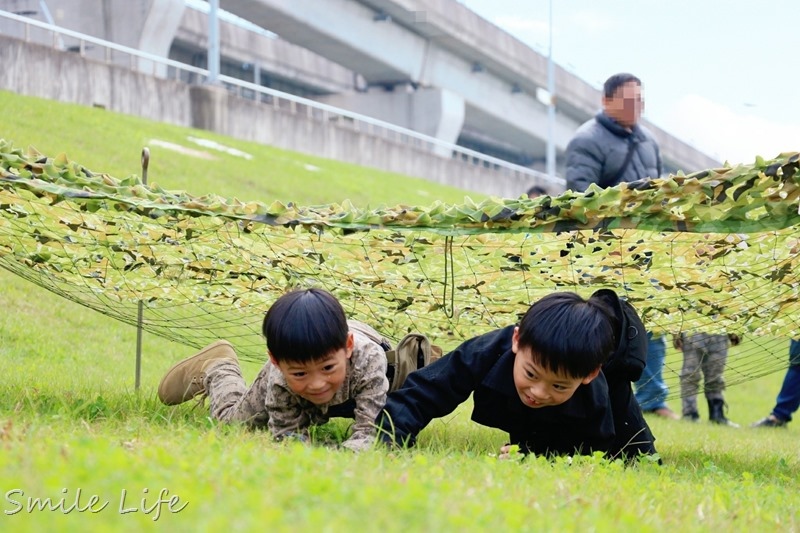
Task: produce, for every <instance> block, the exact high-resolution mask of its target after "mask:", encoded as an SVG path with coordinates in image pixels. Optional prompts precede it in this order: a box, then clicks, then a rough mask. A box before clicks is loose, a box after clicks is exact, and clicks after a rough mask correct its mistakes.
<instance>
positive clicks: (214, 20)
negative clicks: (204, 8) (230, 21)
mask: <svg viewBox="0 0 800 533" xmlns="http://www.w3.org/2000/svg"><path fill="white" fill-rule="evenodd" d="M208 5H209V11H208V83H209V84H210V85H215V84H216V83H217V81H218V79H219V0H209V1H208Z"/></svg>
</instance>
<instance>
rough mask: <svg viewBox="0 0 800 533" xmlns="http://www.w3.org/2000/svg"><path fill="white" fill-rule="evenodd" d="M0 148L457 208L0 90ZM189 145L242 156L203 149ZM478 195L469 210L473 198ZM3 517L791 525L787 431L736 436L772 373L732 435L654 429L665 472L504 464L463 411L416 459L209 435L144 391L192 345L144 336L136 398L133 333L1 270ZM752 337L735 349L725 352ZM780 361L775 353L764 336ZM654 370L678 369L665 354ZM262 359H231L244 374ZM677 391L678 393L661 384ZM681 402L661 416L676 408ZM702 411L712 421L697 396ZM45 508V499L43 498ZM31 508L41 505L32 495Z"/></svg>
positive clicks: (199, 526) (520, 525)
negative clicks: (4, 142) (198, 153)
mask: <svg viewBox="0 0 800 533" xmlns="http://www.w3.org/2000/svg"><path fill="white" fill-rule="evenodd" d="M0 111H2V114H1V115H0V116H2V117H3V120H2V126H0V137H3V138H6V139H9V140H12V141H13V142H14V143H15V144H16V145H17V146H27V145H33V146H35V147H36V148H38V149H39V150H40V151H42V152H43V153H45V154H47V155H55V154H57V153H60V152H66V153H67V154H68V156H69V157H70V158H71V159H73V160H75V161H78V162H80V163H81V164H83V165H85V166H87V167H88V168H90V169H92V170H94V171H102V172H107V173H109V174H111V175H113V176H115V177H124V176H126V175H129V174H133V173H135V174H139V173H140V169H139V154H140V151H141V148H142V146H145V145H149V144H152V143H151V140H152V139H158V140H161V141H166V142H170V143H173V144H179V145H182V146H184V147H187V148H192V149H194V150H203V151H206V152H208V153H209V154H210V155H212V156H213V157H214V158H215V159H211V160H210V159H201V158H198V157H194V156H190V155H185V154H182V153H179V152H175V151H172V150H167V149H165V148H162V147H160V145H158V146H157V145H153V146H151V153H152V161H151V166H150V170H149V178H150V181H151V182H153V181H156V182H158V183H159V184H160V185H162V186H163V187H165V188H169V189H183V190H187V191H189V192H190V193H192V194H197V195H200V194H205V193H212V192H213V193H216V194H220V195H223V196H237V197H239V198H240V199H257V200H261V201H269V200H271V199H279V200H283V201H296V202H299V203H303V204H314V203H330V202H340V201H342V200H343V199H345V198H349V199H350V200H352V201H353V203H354V204H356V205H365V204H370V205H378V204H380V203H388V204H396V203H408V204H425V203H427V202H431V201H433V200H434V199H441V200H444V201H448V202H460V201H462V200H463V197H464V195H465V193H464V192H463V191H459V190H457V189H453V188H448V187H442V186H440V185H436V184H433V183H430V182H427V181H424V180H416V179H410V178H405V177H401V176H397V175H390V174H387V173H384V172H380V171H376V170H371V169H364V168H360V167H355V166H352V165H346V164H342V163H337V162H332V161H328V160H323V159H319V158H313V157H308V156H305V155H300V154H296V153H291V152H286V151H281V150H277V149H273V148H269V147H264V146H259V145H256V144H253V143H246V142H241V141H235V140H232V139H227V138H224V137H221V136H217V135H212V134H210V133H208V132H200V131H196V130H188V129H184V128H177V127H172V126H166V125H163V124H155V123H150V122H147V121H143V120H140V119H137V118H133V117H127V116H122V115H115V114H112V113H109V112H107V111H102V110H98V109H91V108H84V107H78V106H71V105H65V104H58V103H54V102H49V101H43V100H37V99H33V98H25V97H20V96H17V95H13V94H10V93H4V92H0ZM188 137H202V138H204V139H208V140H213V141H216V142H218V143H220V144H222V145H225V146H228V147H234V148H236V149H238V150H241V151H242V152H246V153H248V154H251V155H252V159H245V158H243V157H237V156H234V155H230V154H226V153H223V152H219V151H215V150H211V149H206V148H203V147H201V146H199V145H197V144H196V143H193V142H192V141H189V140H187V139H188ZM471 196H472V197H473V199H476V200H478V199H480V198H478V197H477V196H476V195H474V194H471ZM0 283H1V284H2V287H3V289H2V291H0V309H2V313H0V376H2V377H0V450H2V451H1V452H0V480H2V482H0V491H1V492H2V498H0V509H2V511H3V513H2V515H0V524H2V526H4V527H3V529H4V530H8V531H42V530H58V531H72V530H75V531H78V530H80V531H91V530H97V531H110V530H113V531H141V530H143V529H145V528H149V527H159V526H162V527H167V528H171V529H172V530H174V531H217V530H220V529H223V528H224V529H226V530H228V531H249V530H253V529H255V528H259V529H268V530H274V531H318V530H325V531H423V530H424V531H484V530H489V529H495V530H497V531H500V530H512V531H540V530H546V531H555V530H569V531H585V530H596V531H614V532H617V531H637V532H638V531H664V530H670V531H672V530H683V531H713V530H719V531H796V530H798V529H800V497H798V493H799V492H800V481H798V480H800V448H799V447H798V440H800V425H797V426H795V424H790V426H789V427H788V429H781V430H754V429H750V428H747V427H746V426H747V425H748V424H749V423H751V422H753V421H755V420H757V419H759V418H761V417H763V416H765V415H766V414H767V413H768V412H769V410H770V409H771V407H772V405H773V403H774V400H775V395H776V393H777V391H778V388H779V386H780V383H781V380H782V374H781V373H777V374H770V375H767V376H765V377H760V378H757V379H752V380H749V381H746V382H744V383H741V384H737V385H735V386H732V387H730V388H729V390H728V391H727V401H728V403H729V405H730V411H729V416H730V418H731V419H732V420H735V421H737V422H739V423H741V424H742V425H743V426H745V427H743V428H741V429H730V428H723V427H716V426H712V425H710V424H709V423H707V422H705V421H704V422H701V423H699V424H690V423H686V422H680V421H678V422H675V421H665V420H661V419H656V418H650V419H649V421H650V422H651V426H652V428H653V432H654V434H655V435H656V437H657V438H658V441H657V446H658V448H659V451H660V454H661V458H662V459H663V462H664V465H663V466H657V465H655V464H650V463H642V464H639V465H638V466H636V467H632V468H625V467H623V466H622V465H621V464H619V463H612V462H607V461H604V460H601V459H598V458H593V457H589V458H576V459H575V460H573V461H568V460H566V459H563V460H556V461H545V460H543V459H537V458H529V459H527V460H525V461H521V462H520V461H498V460H497V459H496V458H494V457H493V456H492V454H493V453H495V452H496V451H497V449H498V448H499V446H501V445H502V444H504V442H505V435H504V434H503V433H501V432H498V431H494V430H490V429H487V428H482V427H480V426H477V425H475V424H474V423H472V422H471V421H470V420H469V416H470V410H469V406H468V405H463V406H462V407H460V408H459V409H458V410H457V411H456V412H455V413H453V414H452V415H450V416H448V417H446V418H445V419H441V420H437V421H435V422H434V423H433V424H431V425H430V426H429V427H428V428H427V429H426V430H425V431H424V432H423V433H422V435H421V436H420V441H419V444H418V446H417V448H415V449H414V450H411V451H403V452H393V453H388V452H386V451H383V450H374V451H370V452H367V453H362V454H353V453H350V452H345V451H340V450H337V449H334V448H333V447H331V446H329V445H326V444H329V443H331V442H335V441H336V440H337V439H340V438H341V435H342V433H343V432H344V431H345V430H346V428H347V421H345V420H335V421H334V422H332V423H331V424H328V425H327V426H325V427H324V428H322V429H321V431H320V432H319V437H318V438H319V441H320V442H319V443H318V445H315V446H307V445H302V444H294V443H285V444H276V443H274V442H272V440H271V438H270V437H269V435H268V434H266V433H262V432H248V431H246V430H244V429H242V428H240V427H236V426H233V427H231V426H219V425H217V424H215V423H214V422H213V421H211V420H210V419H209V418H208V411H207V409H204V408H203V407H196V406H193V405H191V404H185V405H181V406H178V407H172V408H170V407H165V406H163V405H161V404H160V403H159V402H158V400H157V399H156V397H155V390H156V387H157V385H158V381H159V379H160V378H161V376H162V375H163V373H164V371H165V370H166V369H167V368H168V367H169V366H170V365H171V364H172V363H173V362H174V361H176V360H178V359H181V358H183V357H185V356H187V355H189V354H190V353H191V349H188V348H187V347H185V346H182V345H179V344H176V343H173V342H170V341H168V340H165V339H161V338H156V337H153V336H149V335H145V336H144V342H143V345H144V346H143V348H144V349H143V353H144V355H143V368H142V376H141V381H142V387H141V389H140V390H139V391H135V390H134V386H133V384H134V354H135V344H136V332H135V330H134V329H133V328H132V327H130V326H128V325H125V324H122V323H120V322H117V321H115V320H112V319H110V318H108V317H105V316H102V315H101V314H99V313H97V312H95V311H92V310H89V309H86V308H83V307H80V306H78V305H76V304H74V303H72V302H70V301H67V300H65V299H64V298H61V297H59V296H57V295H55V294H52V293H50V292H48V291H45V290H43V289H41V288H39V287H37V286H35V285H33V284H31V283H30V282H28V281H26V280H23V279H21V278H19V277H17V276H15V275H13V274H11V273H9V272H7V271H0ZM762 341H763V340H762V339H759V340H754V339H748V338H746V337H745V340H744V342H743V344H742V345H741V346H739V347H737V348H732V350H731V357H736V355H737V353H742V354H744V353H748V351H749V350H752V349H753V348H754V347H755V346H756V344H761V342H762ZM765 346H766V347H765V349H768V350H774V351H775V352H776V355H777V356H778V357H786V352H787V347H788V342H784V341H783V340H780V341H776V342H772V343H767V344H766V345H765ZM668 358H669V360H670V361H671V362H673V364H677V363H676V361H678V360H679V359H678V358H679V354H677V353H676V352H674V351H673V350H670V352H669V354H668ZM258 368H259V364H257V363H245V367H244V370H245V377H246V379H247V380H248V382H249V381H250V380H252V378H253V377H254V376H255V374H256V372H257V371H258ZM673 392H676V391H673ZM678 402H679V400H677V399H672V400H671V404H672V407H673V408H674V409H676V410H679V403H678ZM700 410H701V414H702V416H703V417H704V418H706V409H705V405H704V402H703V401H702V400H701V402H700ZM44 498H50V502H49V503H46V502H45V503H43V502H42V501H41V500H42V499H44ZM37 499H38V501H37Z"/></svg>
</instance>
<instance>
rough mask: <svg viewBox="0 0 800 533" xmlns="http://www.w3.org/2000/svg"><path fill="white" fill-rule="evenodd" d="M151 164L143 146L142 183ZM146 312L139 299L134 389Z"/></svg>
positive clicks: (138, 381)
mask: <svg viewBox="0 0 800 533" xmlns="http://www.w3.org/2000/svg"><path fill="white" fill-rule="evenodd" d="M149 164H150V149H149V148H148V147H146V146H145V147H144V148H142V183H143V184H145V185H147V167H148V165H149ZM143 314H144V304H143V303H142V300H141V298H140V299H139V309H138V314H137V317H136V378H135V384H134V389H135V390H137V391H138V390H139V384H140V382H141V379H142V316H143Z"/></svg>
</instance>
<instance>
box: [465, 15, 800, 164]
mask: <svg viewBox="0 0 800 533" xmlns="http://www.w3.org/2000/svg"><path fill="white" fill-rule="evenodd" d="M460 1H461V3H462V4H464V5H466V6H467V7H469V8H470V9H471V10H473V11H475V12H476V13H478V14H479V15H480V16H482V17H483V18H485V19H487V20H489V21H490V22H493V23H494V24H496V25H497V26H499V27H501V28H503V29H504V30H506V31H508V32H509V33H511V34H513V35H514V36H515V37H517V38H518V39H520V40H521V41H523V42H525V43H526V44H528V45H530V46H531V47H533V48H534V49H536V50H537V51H539V52H540V53H544V54H545V55H546V54H547V51H548V28H549V23H548V21H549V16H548V8H549V6H550V1H551V0H460ZM552 5H553V58H554V61H555V62H556V63H557V64H558V65H560V66H561V67H564V68H566V69H567V70H569V71H571V72H572V73H574V74H576V75H577V76H579V77H581V78H582V79H584V80H586V81H587V82H588V83H590V84H591V85H593V86H594V87H596V88H598V89H599V88H600V87H601V86H602V84H603V81H605V79H606V78H607V77H608V76H609V75H611V74H614V73H616V72H623V71H626V72H631V73H633V74H635V75H636V76H638V77H639V78H641V80H642V83H643V86H644V93H645V100H646V104H645V118H647V119H648V120H649V121H650V122H652V123H653V124H655V125H657V126H659V127H661V128H663V129H664V130H666V131H668V132H670V133H672V134H674V135H675V136H677V137H679V138H680V139H682V140H684V141H686V142H688V143H690V144H692V145H694V146H695V147H697V148H698V149H700V150H702V151H704V152H705V153H707V154H708V155H710V156H712V157H715V158H717V159H719V160H720V161H725V160H728V161H730V162H731V163H739V162H745V163H750V162H752V161H753V159H754V158H755V156H756V155H762V156H764V157H766V158H772V157H775V156H776V155H778V154H779V153H780V152H786V151H800V61H798V60H799V59H800V0H760V1H753V0H670V1H666V0H552ZM556 92H558V88H556ZM599 107H600V103H599V102H598V109H599Z"/></svg>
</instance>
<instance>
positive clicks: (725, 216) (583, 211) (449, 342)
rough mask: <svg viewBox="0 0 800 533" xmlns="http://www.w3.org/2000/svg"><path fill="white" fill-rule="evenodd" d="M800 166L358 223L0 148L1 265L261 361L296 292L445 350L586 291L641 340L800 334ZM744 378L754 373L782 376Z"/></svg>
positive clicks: (169, 331) (343, 215) (773, 165)
mask: <svg viewBox="0 0 800 533" xmlns="http://www.w3.org/2000/svg"><path fill="white" fill-rule="evenodd" d="M799 158H800V154H797V153H791V154H782V155H781V156H779V157H778V158H776V159H774V160H769V161H764V160H762V159H758V160H757V161H756V163H755V164H754V165H750V166H737V167H733V168H721V169H713V170H707V171H703V172H698V173H695V174H691V175H687V176H684V175H677V176H669V177H667V178H664V179H657V180H653V181H650V182H637V183H632V184H622V185H619V186H617V187H614V188H609V189H605V190H602V189H599V188H592V189H590V190H589V191H587V192H586V193H585V194H583V193H581V194H576V193H572V192H567V193H564V194H562V195H561V196H558V197H540V198H536V199H533V200H530V199H527V198H518V199H490V200H487V201H484V202H482V203H480V204H475V203H473V202H471V201H470V200H469V199H465V202H464V204H462V205H446V204H443V203H434V204H433V205H431V206H427V207H420V206H400V205H398V206H391V207H388V206H387V207H379V208H376V209H366V210H365V209H359V208H357V207H356V206H353V205H351V204H349V203H347V202H345V203H343V204H341V205H337V204H331V205H321V206H297V205H293V204H283V203H280V202H273V203H272V204H265V203H259V202H241V201H238V200H236V199H233V200H231V199H225V198H221V197H217V196H203V197H193V196H190V195H189V194H187V193H184V192H179V191H167V190H163V189H161V188H160V187H158V186H157V185H149V186H148V185H143V184H142V183H141V180H140V179H139V178H138V177H136V176H130V177H128V178H125V179H122V180H119V179H115V178H113V177H111V176H108V175H105V174H94V173H92V172H90V171H89V170H87V169H85V168H83V167H82V166H80V165H79V164H76V163H73V162H70V161H68V160H67V159H66V157H64V156H63V155H62V156H58V157H56V158H49V157H44V156H42V155H41V154H39V153H36V152H35V151H33V150H29V151H28V152H24V151H22V150H20V149H18V148H14V147H13V146H12V145H11V144H10V143H8V142H6V141H2V140H0V266H2V267H4V268H6V269H8V270H10V271H12V272H14V273H16V274H18V275H20V276H22V277H24V278H27V279H29V280H31V281H33V282H34V283H36V284H37V285H40V286H42V287H45V288H47V289H49V290H51V291H53V292H56V293H58V294H61V295H63V296H64V297H66V298H69V299H70V300H73V301H76V302H78V303H80V304H83V305H85V306H88V307H91V308H93V309H96V310H98V311H100V312H101V313H103V314H105V315H108V316H112V317H114V318H117V319H119V320H122V321H124V322H127V323H130V324H135V323H136V319H137V306H138V302H139V301H140V300H141V301H143V302H144V309H145V312H144V328H145V330H146V331H149V332H152V333H154V334H157V335H162V336H164V337H168V338H170V339H173V340H177V341H180V342H183V343H185V344H187V345H190V346H194V347H200V346H202V345H204V344H206V343H208V342H210V341H211V340H213V339H217V338H221V337H222V338H227V339H229V340H231V341H232V342H234V344H235V345H236V348H237V351H238V352H239V353H240V355H241V356H242V357H244V358H251V359H258V360H261V359H263V354H264V341H263V339H262V338H261V335H260V325H261V319H262V317H263V313H264V311H265V310H266V309H267V308H268V307H269V305H270V304H271V303H272V302H273V301H274V300H275V299H276V298H277V297H278V296H279V295H280V294H282V293H284V292H285V291H286V290H288V289H290V288H293V287H302V286H320V287H323V288H326V289H328V290H330V291H331V292H333V293H334V294H336V296H337V297H339V299H340V300H341V301H342V303H343V305H344V306H345V309H346V311H347V312H348V313H349V314H350V315H351V316H353V317H354V318H359V319H361V320H364V321H366V322H368V323H370V324H371V325H373V326H375V327H376V328H377V329H379V330H380V331H381V332H383V333H384V334H385V335H387V336H389V337H392V338H395V339H398V338H400V337H401V336H402V335H403V334H404V333H405V332H407V331H409V330H417V331H422V332H426V333H428V334H429V335H430V336H432V337H433V338H435V341H436V342H438V343H439V344H442V345H443V346H445V347H446V348H452V347H454V346H455V345H456V344H457V343H458V342H460V341H461V340H463V339H465V338H468V337H470V336H473V335H476V334H479V333H482V332H485V331H488V330H490V329H492V328H495V327H498V326H504V325H508V324H511V323H514V322H516V321H517V320H518V318H519V317H520V316H521V314H522V313H524V311H525V310H526V309H527V307H528V305H529V304H530V303H531V302H533V301H534V300H536V299H537V298H539V297H541V296H543V295H545V294H548V293H550V292H552V291H554V290H575V291H577V292H579V293H581V294H583V295H585V296H588V295H589V294H591V292H593V291H594V290H596V289H599V288H611V289H614V290H616V291H618V292H619V293H623V294H624V295H625V296H627V297H628V298H629V299H630V301H631V302H632V303H633V304H634V306H635V307H636V308H637V309H638V310H639V312H640V313H641V314H642V315H643V319H644V321H645V324H646V325H647V326H648V328H649V329H651V330H653V331H665V332H670V333H674V332H678V331H713V332H721V331H728V332H737V333H743V334H746V335H749V336H751V337H754V338H755V337H759V338H760V337H776V336H779V337H787V336H798V335H800V303H799V302H798V296H800V285H799V284H798V274H797V272H798V270H799V269H798V263H800V233H798V228H800V213H798V205H799V204H800V172H798V159H799ZM731 364H733V362H732V363H731ZM742 364H743V365H745V364H746V365H751V366H752V371H747V370H746V371H744V372H747V375H748V376H753V375H756V374H761V373H764V372H765V371H774V370H776V369H778V368H780V367H781V366H786V361H785V360H781V361H772V362H771V363H770V364H771V366H770V365H769V364H766V363H765V362H764V361H761V360H760V359H758V358H757V357H756V356H755V355H753V356H752V357H751V358H750V359H749V360H747V361H744V360H743V361H742ZM742 368H744V367H742ZM673 374H674V372H673Z"/></svg>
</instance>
